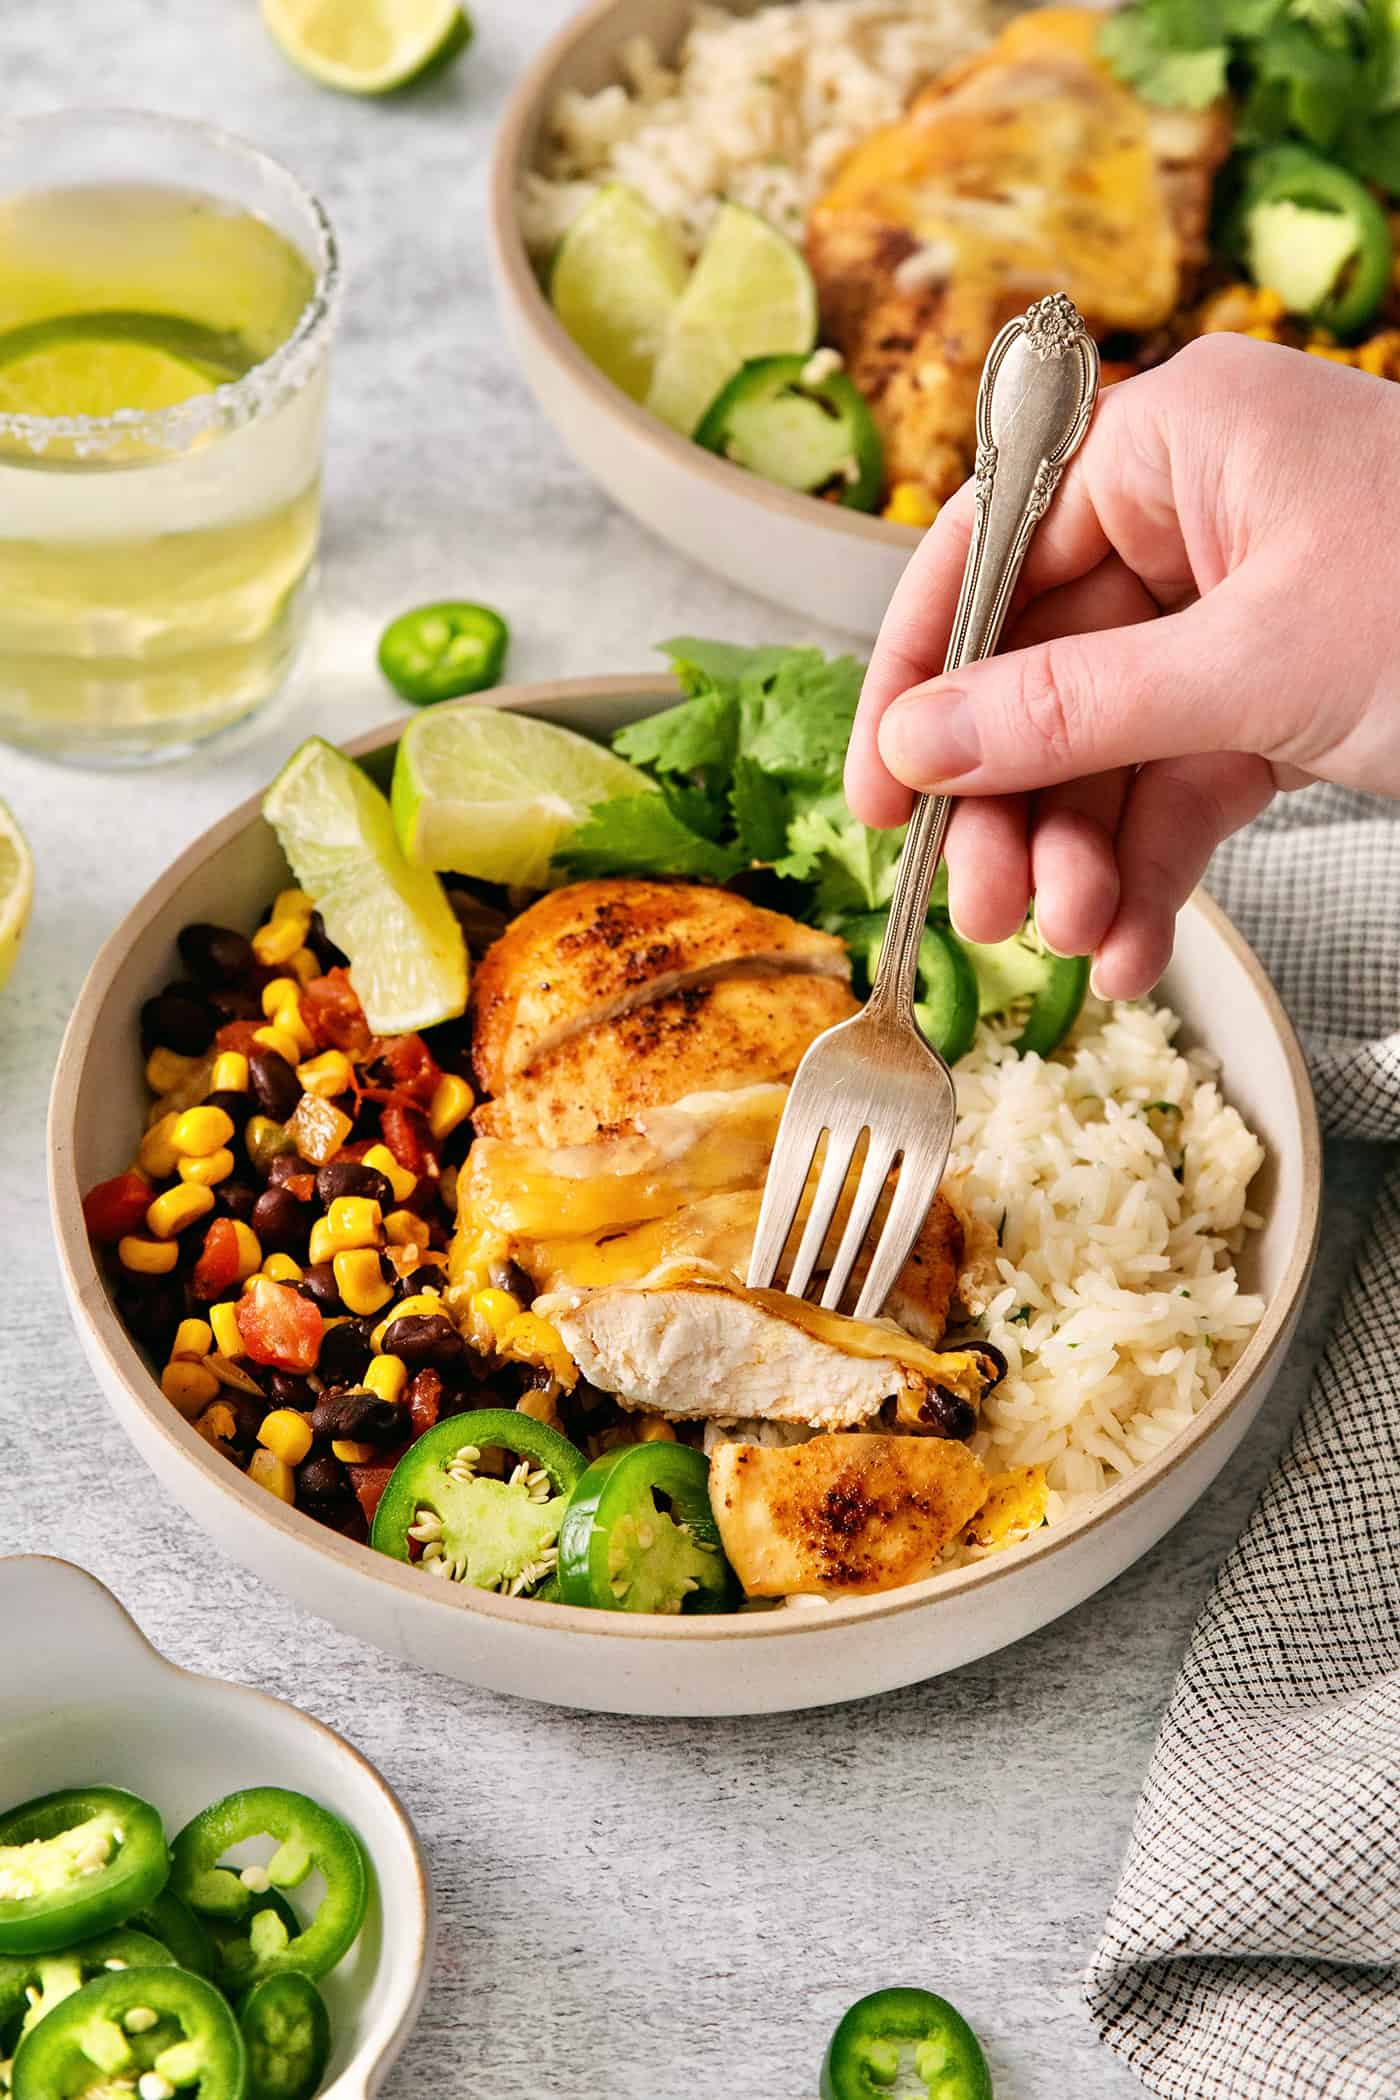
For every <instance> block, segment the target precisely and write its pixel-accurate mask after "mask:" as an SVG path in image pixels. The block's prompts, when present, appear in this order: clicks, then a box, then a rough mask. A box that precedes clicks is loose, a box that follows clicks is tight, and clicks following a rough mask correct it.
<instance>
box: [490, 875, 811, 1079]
mask: <svg viewBox="0 0 1400 2100" xmlns="http://www.w3.org/2000/svg"><path fill="white" fill-rule="evenodd" d="M785 971H801V972H808V973H810V974H812V975H815V976H820V977H829V978H835V979H839V980H842V981H845V980H848V979H849V977H850V974H851V972H850V959H849V957H848V955H847V953H846V949H845V946H844V944H843V943H842V942H841V941H839V940H837V939H836V938H835V937H834V936H833V935H831V934H829V933H821V932H818V931H817V930H816V929H815V928H813V927H810V926H802V925H799V924H798V922H797V921H796V920H795V919H790V918H787V917H786V916H785V915H784V914H783V913H781V912H772V911H764V910H762V909H761V908H760V907H759V906H758V905H755V904H750V903H748V901H747V900H746V899H745V898H743V897H739V896H736V895H735V894H734V893H733V891H731V890H723V889H715V888H711V887H708V886H706V885H704V884H701V883H688V882H648V881H641V880H632V879H629V878H619V879H616V880H613V881H599V882H575V883H571V884H569V885H568V887H567V888H565V889H561V890H553V891H551V892H550V894H549V895H548V896H545V897H541V898H540V900H539V902H538V903H536V904H532V905H531V907H530V909H529V910H528V911H525V912H522V913H521V914H520V917H519V918H518V919H516V920H514V921H513V922H512V924H511V926H510V927H509V928H508V930H507V931H506V932H505V933H504V934H503V935H502V937H501V939H500V940H498V941H497V942H495V943H494V945H493V946H492V947H491V948H490V949H489V950H488V951H487V953H486V955H485V956H484V957H483V959H482V961H481V964H480V966H479V967H478V969H477V971H476V974H475V977H474V979H473V984H472V1011H473V1020H474V1033H473V1052H472V1055H473V1061H474V1063H475V1067H476V1075H477V1078H478V1080H479V1081H480V1084H481V1086H482V1089H483V1091H484V1092H486V1093H488V1094H501V1093H503V1092H504V1091H505V1089H506V1088H507V1086H508V1085H509V1084H510V1083H511V1081H512V1080H513V1079H515V1078H516V1077H517V1076H518V1075H519V1074H521V1073H523V1072H524V1071H525V1070H526V1069H527V1067H530V1066H533V1065H536V1064H538V1062H539V1061H540V1060H541V1059H542V1058H546V1057H548V1056H549V1055H550V1054H551V1053H552V1052H553V1051H555V1050H556V1049H558V1048H559V1046H560V1045H562V1044H563V1043H565V1042H567V1041H568V1040H570V1039H571V1038H572V1037H574V1036H576V1035H579V1034H581V1033H583V1032H584V1031H586V1030H589V1029H593V1028H596V1027H598V1026H600V1025H602V1024H605V1023H608V1022H611V1021H614V1020H616V1019H617V1018H618V1017H619V1016H621V1015H624V1014H629V1013H631V1012H633V1011H634V1010H635V1009H636V1008H638V1007H641V1006H645V1005H648V1004H651V1003H654V1002H656V1001H658V1000H669V999H671V998H673V997H674V996H675V995H676V994H678V993H681V992H684V991H686V990H690V989H694V988H696V987H700V986H705V985H709V984H711V983H713V982H714V981H715V979H717V978H720V977H735V976H745V975H747V976H754V977H762V978H764V979H767V980H772V979H773V978H775V977H776V976H778V975H779V974H781V973H782V972H785ZM651 1098H652V1099H653V1100H660V1099H663V1098H664V1099H670V1100H674V1099H676V1094H675V1093H672V1094H670V1095H669V1096H661V1095H653V1096H651ZM604 1120H608V1119H606V1118H605V1119H604Z"/></svg>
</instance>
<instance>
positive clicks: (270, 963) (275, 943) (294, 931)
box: [253, 914, 310, 970]
mask: <svg viewBox="0 0 1400 2100" xmlns="http://www.w3.org/2000/svg"><path fill="white" fill-rule="evenodd" d="M309 924H310V919H309V917H308V918H305V919H302V918H293V917H291V916H290V915H289V914H288V915H284V916H282V917H280V918H279V917H277V916H276V915H274V916H273V917H272V918H270V919H269V920H268V922H267V924H266V926H260V927H259V928H258V930H257V932H256V933H255V934H254V935H253V953H254V955H256V957H257V958H258V961H259V962H260V963H264V964H266V966H267V967H268V968H269V969H271V970H279V969H281V967H282V965H283V964H284V963H289V962H290V961H291V959H292V957H293V956H294V955H295V954H296V952H297V950H298V948H300V947H302V946H303V945H304V943H305V940H306V929H307V927H308V925H309Z"/></svg>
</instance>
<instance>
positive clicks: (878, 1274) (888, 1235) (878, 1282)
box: [855, 1141, 949, 1320]
mask: <svg viewBox="0 0 1400 2100" xmlns="http://www.w3.org/2000/svg"><path fill="white" fill-rule="evenodd" d="M948 1150H949V1146H948V1143H947V1141H945V1142H944V1143H943V1144H942V1145H941V1146H940V1147H938V1148H937V1149H936V1150H933V1151H929V1150H927V1149H924V1150H920V1151H919V1152H918V1153H915V1154H910V1153H908V1152H906V1153H905V1155H904V1161H903V1164H902V1165H901V1167H900V1170H899V1179H898V1180H897V1181H896V1182H895V1185H894V1198H893V1200H892V1202H891V1204H890V1208H889V1215H888V1216H887V1217H886V1219H885V1223H884V1229H883V1230H882V1232H881V1234H880V1237H879V1239H878V1240H877V1241H876V1243H875V1251H874V1253H873V1254H872V1255H871V1257H870V1267H869V1269H868V1270H867V1272H866V1278H865V1282H864V1283H863V1284H862V1285H861V1292H860V1296H859V1298H858V1299H857V1300H856V1312H855V1316H856V1318H857V1319H858V1320H875V1319H878V1318H879V1316H880V1313H881V1312H882V1310H883V1309H884V1303H885V1300H886V1298H888V1297H889V1295H890V1292H891V1291H892V1290H893V1289H894V1284H895V1278H896V1277H897V1276H898V1275H899V1272H900V1270H901V1269H902V1268H903V1267H904V1264H905V1262H906V1261H907V1260H908V1258H909V1251H910V1249H911V1248H912V1246H913V1244H914V1242H915V1240H916V1239H917V1238H918V1234H919V1227H920V1226H921V1225H922V1224H923V1222H924V1219H925V1218H926V1217H927V1216H928V1214H929V1210H930V1208H931V1206H932V1203H933V1199H934V1197H935V1195H936V1194H937V1193H938V1184H939V1182H940V1181H941V1180H942V1178H943V1169H944V1167H945V1166H946V1165H947V1164H948Z"/></svg>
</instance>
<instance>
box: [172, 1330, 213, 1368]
mask: <svg viewBox="0 0 1400 2100" xmlns="http://www.w3.org/2000/svg"><path fill="white" fill-rule="evenodd" d="M213 1346H214V1330H213V1328H212V1327H211V1326H210V1325H209V1322H208V1321H207V1320H182V1321H181V1322H180V1324H179V1326H178V1327H177V1328H176V1329H175V1339H174V1341H173V1342H172V1343H171V1344H170V1361H171V1362H172V1363H174V1362H175V1360H176V1359H177V1357H186V1356H207V1355H208V1354H209V1351H210V1350H211V1349H212V1348H213Z"/></svg>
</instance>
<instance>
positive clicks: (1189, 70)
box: [1099, 5, 1230, 109]
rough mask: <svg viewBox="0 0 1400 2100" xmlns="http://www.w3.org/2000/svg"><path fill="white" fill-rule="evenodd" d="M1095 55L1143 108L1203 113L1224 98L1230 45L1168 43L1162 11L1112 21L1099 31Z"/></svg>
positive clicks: (1133, 11)
mask: <svg viewBox="0 0 1400 2100" xmlns="http://www.w3.org/2000/svg"><path fill="white" fill-rule="evenodd" d="M1099 50H1100V51H1101V52H1102V54H1103V56H1104V57H1105V58H1106V59H1107V61H1108V63H1109V65H1110V66H1111V67H1112V68H1113V71H1114V72H1115V73H1116V74H1117V75H1118V77H1119V78H1120V79H1121V80H1126V81H1127V82H1128V83H1129V85H1130V86H1132V87H1135V88H1136V89H1137V91H1138V93H1139V94H1140V95H1141V96H1142V98H1143V100H1144V101H1145V102H1156V103H1165V104H1166V105H1167V106H1168V107H1173V108H1185V109H1204V108H1206V107H1207V106H1208V104H1210V103H1212V102H1214V101H1215V100H1216V98H1217V96H1219V95H1222V94H1224V92H1225V84H1226V69H1227V67H1228V64H1229V58H1230V53H1229V47H1228V45H1226V44H1224V43H1221V42H1219V41H1217V42H1215V43H1206V44H1187V45H1185V46H1184V47H1183V46H1182V45H1181V44H1180V43H1178V42H1175V41H1174V40H1169V36H1168V33H1167V27H1166V25H1165V24H1164V22H1163V20H1162V18H1161V14H1160V10H1156V9H1153V8H1151V7H1150V6H1147V5H1140V6H1137V7H1128V8H1124V9H1123V10H1122V11H1121V12H1120V13H1118V14H1113V15H1110V16H1109V17H1108V19H1107V20H1106V21H1105V22H1104V23H1103V24H1102V26H1101V28H1100V30H1099Z"/></svg>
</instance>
